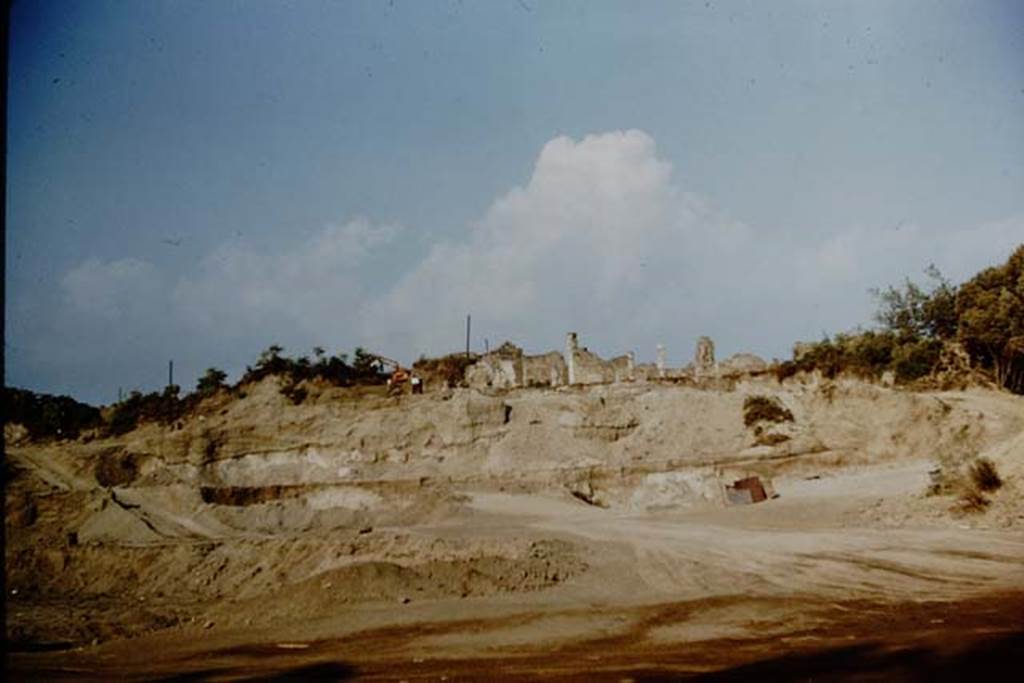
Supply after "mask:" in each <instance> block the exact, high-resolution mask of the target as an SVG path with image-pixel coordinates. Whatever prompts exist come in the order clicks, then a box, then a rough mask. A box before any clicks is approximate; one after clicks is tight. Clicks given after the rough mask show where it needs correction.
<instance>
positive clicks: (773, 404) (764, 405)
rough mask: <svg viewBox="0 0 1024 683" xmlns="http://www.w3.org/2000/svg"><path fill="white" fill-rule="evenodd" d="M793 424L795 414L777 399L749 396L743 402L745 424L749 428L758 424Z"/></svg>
mask: <svg viewBox="0 0 1024 683" xmlns="http://www.w3.org/2000/svg"><path fill="white" fill-rule="evenodd" d="M762 421H763V422H792V421H793V413H791V412H789V410H788V409H787V408H786V407H785V406H784V405H782V403H781V402H779V400H778V399H777V398H771V397H768V396H748V397H747V398H746V399H745V400H744V401H743V424H744V425H746V426H747V427H750V426H751V425H754V424H756V423H758V422H762Z"/></svg>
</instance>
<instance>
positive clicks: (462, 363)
mask: <svg viewBox="0 0 1024 683" xmlns="http://www.w3.org/2000/svg"><path fill="white" fill-rule="evenodd" d="M476 361H477V358H476V357H474V356H467V355H466V354H465V353H452V354H449V355H447V356H441V357H440V358H424V357H422V356H421V357H420V359H419V360H417V361H416V362H415V363H413V365H412V369H413V370H414V371H415V372H416V374H417V375H419V376H420V377H422V378H423V379H424V381H426V382H428V383H429V384H432V385H433V384H437V385H443V386H446V387H458V386H463V385H464V384H465V378H466V368H468V367H469V366H470V365H472V364H473V363H475V362H476Z"/></svg>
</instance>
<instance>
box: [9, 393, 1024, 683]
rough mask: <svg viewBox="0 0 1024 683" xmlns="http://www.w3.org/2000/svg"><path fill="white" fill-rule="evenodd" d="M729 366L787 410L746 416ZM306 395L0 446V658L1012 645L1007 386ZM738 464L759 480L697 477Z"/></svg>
mask: <svg viewBox="0 0 1024 683" xmlns="http://www.w3.org/2000/svg"><path fill="white" fill-rule="evenodd" d="M754 393H756V394H758V395H761V394H770V395H773V396H776V397H777V398H778V399H779V400H781V401H782V402H784V403H785V405H786V406H787V408H788V409H790V410H791V411H792V412H793V414H794V415H795V419H794V421H793V423H792V424H785V425H769V426H768V427H769V428H772V429H775V430H777V431H779V432H780V433H781V432H783V431H784V432H785V433H786V438H785V439H779V440H777V443H776V444H773V445H772V446H768V447H766V446H763V445H757V438H756V437H757V436H758V434H755V433H754V429H753V428H752V427H750V426H748V425H744V423H743V418H742V402H743V398H744V396H746V395H751V394H754ZM337 398H338V397H336V396H332V395H331V394H330V393H328V392H325V393H324V394H323V395H320V396H316V395H314V397H313V399H312V401H311V405H309V406H298V407H294V408H292V407H287V406H286V405H285V404H284V403H282V402H280V401H278V398H277V392H276V391H274V390H273V387H257V388H255V389H254V390H253V391H252V392H251V393H250V395H249V396H248V397H246V398H245V399H244V400H237V399H231V400H228V399H224V400H222V401H221V402H219V403H216V402H215V403H213V404H211V405H210V406H207V408H206V412H205V413H204V414H202V415H201V416H200V417H198V418H197V419H196V420H194V421H192V422H191V423H189V424H185V425H181V426H178V427H174V428H170V429H159V428H156V427H153V428H145V429H142V430H139V431H138V432H136V433H134V434H132V435H128V437H125V438H124V439H122V440H119V441H114V440H104V439H94V440H89V439H83V440H82V441H81V442H78V443H64V444H45V445H40V444H20V445H15V446H13V447H10V448H9V462H8V463H7V466H8V470H9V471H8V482H7V484H8V502H7V510H6V516H5V522H6V530H7V534H8V545H7V548H6V551H5V553H6V558H5V561H6V569H7V577H8V583H7V591H8V594H7V602H6V608H7V623H6V626H7V634H8V645H9V647H10V649H11V652H10V653H9V655H8V659H7V669H8V675H9V676H11V677H13V678H14V679H17V680H68V679H74V680H83V679H90V680H114V679H116V680H267V679H270V680H345V679H348V678H353V677H358V678H365V679H368V680H375V679H376V680H502V679H543V680H638V681H639V680H665V679H680V678H690V677H702V678H709V679H711V680H734V679H735V680H739V679H741V678H742V679H751V678H753V679H754V680H763V679H789V680H796V679H799V680H807V679H815V680H818V679H823V680H891V679H894V678H896V679H905V680H918V679H920V680H962V679H963V678H964V677H966V676H967V675H971V676H974V675H978V674H983V673H985V672H988V671H997V670H998V667H1000V666H1006V665H1012V664H1015V663H1019V662H1020V658H1021V654H1020V653H1021V652H1024V647H1022V646H1024V534H1022V532H1021V529H1022V528H1024V505H1022V504H1021V502H1020V500H1021V499H1020V496H1019V493H1018V492H1019V487H1020V486H1021V478H1020V477H1021V474H1022V470H1024V438H1022V434H1024V401H1022V400H1021V399H1020V398H1018V397H1012V396H1008V395H1005V394H999V393H995V392H988V391H981V390H975V391H967V392H945V393H942V394H914V393H910V392H898V391H892V390H887V389H882V388H879V387H872V386H868V385H860V384H857V383H849V384H845V385H843V384H840V385H833V386H831V387H824V388H823V387H821V386H806V385H799V386H786V387H781V388H780V387H778V386H777V385H771V384H752V385H743V386H739V387H736V388H734V389H732V390H730V391H724V390H717V389H716V390H714V391H700V390H698V389H682V388H677V387H660V386H655V387H599V388H595V389H591V390H584V391H571V392H564V391H563V392H554V391H542V390H534V391H522V392H512V393H510V394H507V395H479V394H477V393H475V392H466V393H459V392H456V393H455V394H454V395H427V396H423V397H404V398H402V399H399V400H396V401H388V400H384V399H381V400H379V401H377V399H374V400H373V401H369V402H368V401H363V402H361V403H360V402H351V401H349V402H345V401H341V400H337ZM211 444H213V446H211ZM956 449H966V451H970V454H971V455H977V454H983V455H985V456H986V457H989V458H990V459H992V460H993V462H995V463H996V465H997V467H998V468H999V471H1000V473H1001V474H1002V475H1003V479H1004V484H1003V487H1002V488H1001V489H1000V490H999V491H996V492H994V493H992V494H990V503H989V505H988V506H987V509H986V510H985V511H979V512H976V513H973V514H968V513H964V512H962V511H958V510H957V508H956V505H955V502H956V501H955V500H954V499H953V497H951V496H949V495H926V491H927V489H928V486H929V482H930V481H931V478H930V470H932V469H934V468H935V466H936V462H937V458H938V457H939V455H941V454H946V455H948V454H949V453H950V452H952V451H954V450H956ZM966 451H965V452H966ZM111 458H113V459H115V462H114V464H115V465H116V467H112V466H111V462H110V459H111ZM128 460H130V461H131V462H130V463H129V462H128ZM111 471H114V472H123V473H125V474H124V475H123V477H122V480H119V481H118V482H117V483H116V484H114V485H107V486H103V485H100V483H99V480H98V478H97V473H100V474H101V475H102V476H101V477H100V478H103V476H107V477H109V474H108V473H109V472H111ZM751 474H756V475H757V476H760V477H762V478H763V480H764V481H765V483H766V484H768V485H769V489H770V491H771V492H772V493H774V494H776V495H775V497H773V498H771V499H769V500H767V501H765V502H762V503H758V504H754V505H736V506H731V505H726V504H725V499H724V497H723V496H722V486H723V484H725V483H729V482H731V481H732V480H733V479H734V478H736V477H739V476H748V475H751ZM119 476H120V475H119ZM107 483H108V484H110V483H111V482H109V481H108V482H107Z"/></svg>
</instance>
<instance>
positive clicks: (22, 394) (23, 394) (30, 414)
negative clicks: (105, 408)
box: [3, 387, 103, 439]
mask: <svg viewBox="0 0 1024 683" xmlns="http://www.w3.org/2000/svg"><path fill="white" fill-rule="evenodd" d="M3 410H4V421H5V422H8V423H11V424H20V425H23V426H24V427H25V429H27V430H28V433H29V436H30V437H31V438H32V439H52V438H64V439H75V438H78V436H79V434H81V432H82V430H83V429H90V428H92V427H98V426H99V425H101V424H102V422H103V420H102V417H101V415H100V411H99V408H96V407H93V406H90V405H88V404H85V403H79V402H78V401H76V400H74V399H72V398H70V397H69V396H51V395H49V394H37V393H35V392H32V391H28V390H26V389H14V388H11V387H4V395H3Z"/></svg>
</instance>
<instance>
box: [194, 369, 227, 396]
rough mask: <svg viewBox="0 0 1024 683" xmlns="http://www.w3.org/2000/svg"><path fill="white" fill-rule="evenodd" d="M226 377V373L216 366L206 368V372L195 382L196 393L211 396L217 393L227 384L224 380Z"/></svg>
mask: <svg viewBox="0 0 1024 683" xmlns="http://www.w3.org/2000/svg"><path fill="white" fill-rule="evenodd" d="M227 378H228V375H227V373H226V372H224V371H223V370H218V369H217V368H207V369H206V372H205V373H204V374H203V376H202V377H200V378H199V381H198V382H197V383H196V393H198V394H199V395H200V396H212V395H213V394H215V393H217V391H219V390H220V389H223V388H224V387H226V386H227V385H226V384H225V383H224V380H226V379H227Z"/></svg>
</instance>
